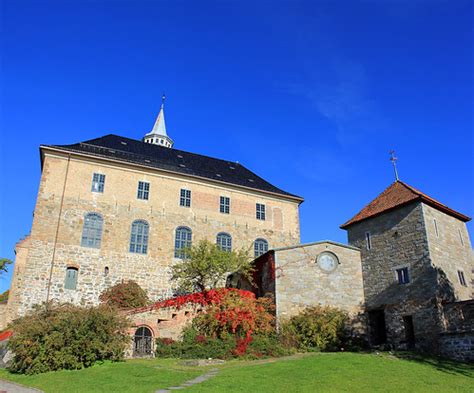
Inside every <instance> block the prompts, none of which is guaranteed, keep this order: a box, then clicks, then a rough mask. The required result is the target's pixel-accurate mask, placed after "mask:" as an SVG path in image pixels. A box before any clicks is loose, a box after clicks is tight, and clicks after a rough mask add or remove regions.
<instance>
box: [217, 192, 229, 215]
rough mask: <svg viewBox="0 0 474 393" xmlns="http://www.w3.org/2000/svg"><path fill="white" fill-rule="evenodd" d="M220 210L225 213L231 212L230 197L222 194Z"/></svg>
mask: <svg viewBox="0 0 474 393" xmlns="http://www.w3.org/2000/svg"><path fill="white" fill-rule="evenodd" d="M219 211H220V212H221V213H224V214H229V213H230V198H229V197H224V196H221V200H220V208H219Z"/></svg>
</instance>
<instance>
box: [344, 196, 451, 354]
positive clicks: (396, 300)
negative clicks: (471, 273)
mask: <svg viewBox="0 0 474 393" xmlns="http://www.w3.org/2000/svg"><path fill="white" fill-rule="evenodd" d="M367 232H369V233H370V238H371V249H370V250H369V249H368V248H367V243H366V233H367ZM348 237H349V244H351V245H353V246H356V247H359V248H360V249H361V257H362V271H363V277H364V292H365V298H366V304H367V309H368V310H377V309H383V310H384V312H385V325H386V332H387V342H388V343H389V344H390V345H392V346H393V347H395V348H406V341H405V340H406V337H405V326H404V321H403V317H404V316H409V315H411V316H412V318H413V326H414V331H415V345H416V346H417V348H419V349H429V348H430V347H432V346H433V345H435V344H436V342H437V339H438V334H439V332H440V329H441V327H440V325H439V305H438V300H437V296H438V294H439V292H440V290H442V291H444V292H445V296H446V298H449V299H452V296H453V295H452V289H451V288H450V286H449V283H447V282H444V283H443V284H442V285H440V284H441V283H440V282H439V275H438V271H437V270H436V269H435V268H434V267H433V266H432V264H431V260H430V256H429V247H428V241H427V238H426V228H425V221H424V216H423V207H422V204H421V203H412V204H409V205H406V206H403V207H400V208H398V209H396V210H392V211H390V212H387V213H384V214H382V215H380V216H376V217H373V218H370V219H368V220H365V221H362V222H360V223H356V224H354V225H352V226H350V227H349V228H348ZM402 267H408V271H409V277H410V282H409V283H408V284H399V283H398V281H397V275H396V269H398V268H402Z"/></svg>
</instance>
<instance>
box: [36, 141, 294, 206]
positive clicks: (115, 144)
mask: <svg viewBox="0 0 474 393" xmlns="http://www.w3.org/2000/svg"><path fill="white" fill-rule="evenodd" d="M48 148H52V149H56V150H61V151H65V152H74V153H79V154H86V155H88V156H92V157H99V158H100V157H102V158H107V159H112V160H114V161H121V162H128V163H132V164H138V165H140V166H146V167H150V168H155V169H160V170H164V171H167V172H174V173H178V174H182V175H187V176H191V177H197V178H201V179H202V178H204V179H208V180H213V181H215V182H220V183H227V184H232V185H235V186H239V187H245V188H247V189H252V190H257V191H262V192H265V193H270V194H274V195H277V196H280V197H286V198H289V199H293V200H296V201H297V202H300V203H301V202H303V198H302V197H300V196H297V195H294V194H290V193H289V192H286V191H283V190H281V189H279V188H277V187H275V186H274V185H272V184H270V183H269V182H267V181H266V180H264V179H262V178H261V177H259V176H257V175H256V174H255V173H253V172H252V171H250V170H248V169H247V168H245V167H244V166H243V165H241V164H239V163H237V162H232V161H226V160H220V159H217V158H212V157H207V156H203V155H200V154H194V153H189V152H186V151H183V150H176V149H169V148H167V147H162V146H159V145H154V144H151V143H145V142H142V141H138V140H135V139H130V138H124V137H121V136H118V135H113V134H109V135H105V136H103V137H100V138H96V139H91V140H88V141H85V142H80V143H75V144H72V145H46V146H41V150H43V149H48Z"/></svg>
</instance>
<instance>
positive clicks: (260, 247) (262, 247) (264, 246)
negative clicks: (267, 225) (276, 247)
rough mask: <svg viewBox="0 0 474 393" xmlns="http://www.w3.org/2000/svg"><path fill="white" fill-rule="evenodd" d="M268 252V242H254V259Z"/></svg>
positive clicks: (258, 240)
mask: <svg viewBox="0 0 474 393" xmlns="http://www.w3.org/2000/svg"><path fill="white" fill-rule="evenodd" d="M267 251H268V242H267V241H266V240H265V239H257V240H255V242H254V255H255V258H257V257H259V256H260V255H263V254H265V253H266V252H267Z"/></svg>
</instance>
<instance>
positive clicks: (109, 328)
mask: <svg viewBox="0 0 474 393" xmlns="http://www.w3.org/2000/svg"><path fill="white" fill-rule="evenodd" d="M127 327H128V322H127V320H126V319H125V317H123V316H121V315H120V314H118V313H117V311H116V310H115V309H113V308H110V307H108V306H99V307H90V308H82V307H78V306H72V305H67V304H66V305H56V306H53V305H52V304H44V305H41V306H38V307H37V308H36V309H35V310H33V311H32V312H31V313H30V314H28V315H26V316H24V317H21V318H19V319H17V320H15V321H14V322H13V323H12V325H11V326H10V329H11V330H13V332H14V334H13V336H12V337H11V338H10V341H9V343H8V347H9V349H11V350H12V351H13V353H14V357H13V360H12V363H11V365H10V366H9V369H10V371H12V372H17V373H24V374H37V373H43V372H47V371H54V370H61V369H68V370H74V369H81V368H84V367H89V366H92V365H93V364H94V363H96V362H98V361H102V360H106V359H110V360H114V361H116V360H121V359H122V358H123V352H124V350H125V348H126V345H127V344H128V343H129V340H130V338H129V336H128V334H127Z"/></svg>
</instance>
